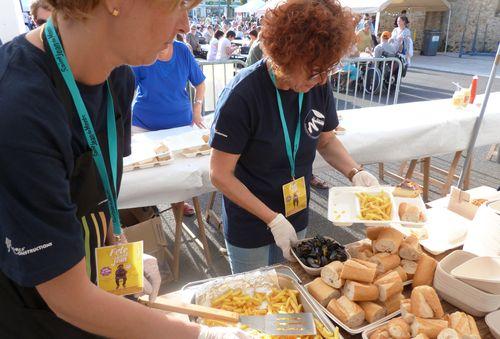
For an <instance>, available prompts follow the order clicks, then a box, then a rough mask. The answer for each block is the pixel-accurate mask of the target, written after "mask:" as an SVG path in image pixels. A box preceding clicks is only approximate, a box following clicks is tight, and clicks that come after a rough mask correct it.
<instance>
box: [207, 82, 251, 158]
mask: <svg viewBox="0 0 500 339" xmlns="http://www.w3.org/2000/svg"><path fill="white" fill-rule="evenodd" d="M219 103H220V104H219V105H218V107H217V109H216V111H215V119H214V123H213V124H212V131H211V137H210V145H211V146H212V147H213V148H215V149H216V150H219V151H222V152H226V153H231V154H241V153H242V152H243V150H244V149H245V147H246V144H247V142H248V139H249V138H250V135H251V119H250V114H251V110H250V109H249V106H248V104H247V102H246V101H245V100H244V98H243V97H242V96H241V95H240V94H239V93H236V92H234V91H233V90H229V89H227V88H226V89H224V91H223V92H222V94H221V97H220V99H219Z"/></svg>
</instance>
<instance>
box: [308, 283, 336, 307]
mask: <svg viewBox="0 0 500 339" xmlns="http://www.w3.org/2000/svg"><path fill="white" fill-rule="evenodd" d="M307 291H308V292H309V293H310V294H311V295H312V296H313V297H314V299H316V300H317V301H318V302H319V303H320V304H321V305H323V306H326V305H328V303H329V302H330V300H332V299H333V298H338V297H339V296H340V291H339V290H336V289H334V288H333V287H331V286H328V285H327V284H325V283H324V282H323V280H321V278H319V277H318V278H316V279H314V280H313V281H312V282H311V283H310V284H309V285H308V286H307Z"/></svg>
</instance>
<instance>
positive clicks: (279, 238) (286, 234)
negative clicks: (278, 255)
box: [267, 214, 299, 261]
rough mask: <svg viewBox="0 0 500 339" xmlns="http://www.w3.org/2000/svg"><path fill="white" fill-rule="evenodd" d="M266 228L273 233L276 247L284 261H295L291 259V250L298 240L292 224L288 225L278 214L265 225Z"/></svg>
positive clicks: (281, 215)
mask: <svg viewBox="0 0 500 339" xmlns="http://www.w3.org/2000/svg"><path fill="white" fill-rule="evenodd" d="M267 226H268V227H269V228H270V229H271V232H272V233H273V237H274V241H275V242H276V245H278V247H279V248H281V250H282V251H283V256H284V257H285V259H286V260H288V261H297V260H295V258H294V257H293V255H292V252H291V249H292V246H293V245H294V244H295V243H296V242H298V241H299V240H298V239H297V232H295V229H294V228H293V226H292V224H290V222H289V221H288V220H287V219H286V218H285V217H284V216H283V214H278V215H277V216H276V217H275V218H274V219H273V221H271V222H270V223H269V224H267Z"/></svg>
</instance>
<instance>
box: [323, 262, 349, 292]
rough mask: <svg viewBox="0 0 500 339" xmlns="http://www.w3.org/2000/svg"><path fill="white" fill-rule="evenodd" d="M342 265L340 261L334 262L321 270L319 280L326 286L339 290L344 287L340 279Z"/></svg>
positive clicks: (342, 280)
mask: <svg viewBox="0 0 500 339" xmlns="http://www.w3.org/2000/svg"><path fill="white" fill-rule="evenodd" d="M343 267H344V264H343V263H342V262H340V261H334V262H331V263H329V264H328V265H326V266H325V267H323V268H322V269H321V279H323V282H324V283H325V284H327V285H328V286H331V287H333V288H341V287H342V286H343V285H344V279H341V278H340V273H341V272H342V268H343Z"/></svg>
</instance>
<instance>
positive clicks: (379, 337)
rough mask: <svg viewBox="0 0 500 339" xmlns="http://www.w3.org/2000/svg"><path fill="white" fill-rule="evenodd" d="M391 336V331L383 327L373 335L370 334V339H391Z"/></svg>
mask: <svg viewBox="0 0 500 339" xmlns="http://www.w3.org/2000/svg"><path fill="white" fill-rule="evenodd" d="M390 338H391V336H390V334H389V331H388V330H387V326H382V327H379V328H377V329H376V330H375V331H373V333H372V334H370V339H390Z"/></svg>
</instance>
